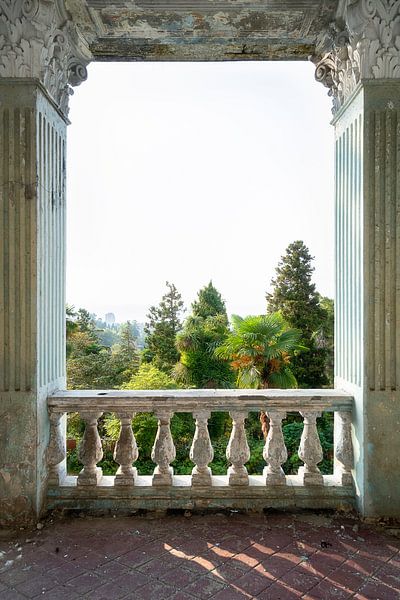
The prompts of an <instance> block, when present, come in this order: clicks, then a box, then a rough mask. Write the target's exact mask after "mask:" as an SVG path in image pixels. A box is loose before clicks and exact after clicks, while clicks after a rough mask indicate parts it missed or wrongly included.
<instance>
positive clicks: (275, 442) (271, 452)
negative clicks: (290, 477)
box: [263, 410, 287, 485]
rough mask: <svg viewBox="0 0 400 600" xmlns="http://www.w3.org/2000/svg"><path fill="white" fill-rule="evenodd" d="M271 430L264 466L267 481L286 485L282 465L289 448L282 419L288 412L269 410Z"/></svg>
mask: <svg viewBox="0 0 400 600" xmlns="http://www.w3.org/2000/svg"><path fill="white" fill-rule="evenodd" d="M267 415H268V417H269V421H270V423H269V431H268V436H267V439H266V442H265V446H264V452H263V456H264V459H265V461H266V463H267V466H266V467H265V468H264V477H265V483H266V484H271V485H286V476H285V473H284V472H283V469H282V466H281V465H283V463H284V462H285V461H286V459H287V450H286V446H285V441H284V439H283V433H282V419H283V418H284V417H285V416H286V413H283V412H280V411H275V410H274V411H268V413H267Z"/></svg>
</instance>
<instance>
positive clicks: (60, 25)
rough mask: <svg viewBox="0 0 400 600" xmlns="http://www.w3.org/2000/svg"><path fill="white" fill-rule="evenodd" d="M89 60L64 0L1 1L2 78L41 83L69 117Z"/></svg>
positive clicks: (0, 43)
mask: <svg viewBox="0 0 400 600" xmlns="http://www.w3.org/2000/svg"><path fill="white" fill-rule="evenodd" d="M90 59H91V55H90V52H89V51H88V49H87V48H86V47H85V44H84V43H83V42H82V40H81V39H80V37H79V32H78V31H77V29H76V27H75V26H74V24H73V23H72V22H71V20H69V18H68V13H67V12H66V10H65V6H64V0H0V77H22V78H23V77H29V78H35V79H39V80H40V81H41V83H42V84H43V85H44V86H45V88H46V90H47V92H48V93H49V95H50V96H51V97H52V99H53V100H54V102H55V103H56V104H57V106H58V108H59V109H60V110H61V112H62V113H63V114H64V115H65V116H67V114H68V99H69V96H70V95H71V94H73V90H72V88H71V86H76V85H79V84H80V83H82V81H84V80H85V79H86V78H87V72H86V66H87V64H88V63H89V61H90Z"/></svg>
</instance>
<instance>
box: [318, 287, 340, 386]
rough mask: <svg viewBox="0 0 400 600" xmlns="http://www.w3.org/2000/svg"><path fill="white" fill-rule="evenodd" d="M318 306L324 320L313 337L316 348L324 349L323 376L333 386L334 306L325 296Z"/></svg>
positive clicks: (321, 298)
mask: <svg viewBox="0 0 400 600" xmlns="http://www.w3.org/2000/svg"><path fill="white" fill-rule="evenodd" d="M320 306H321V308H322V309H323V311H324V320H323V322H322V324H321V326H320V328H319V330H318V331H317V332H316V334H315V336H314V337H315V343H316V346H317V348H324V349H325V352H326V360H325V374H326V377H327V379H328V383H329V385H330V386H333V379H334V350H335V347H334V325H335V317H334V312H335V306H334V302H333V300H332V298H327V297H326V296H320Z"/></svg>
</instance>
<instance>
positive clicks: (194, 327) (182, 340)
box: [175, 282, 234, 388]
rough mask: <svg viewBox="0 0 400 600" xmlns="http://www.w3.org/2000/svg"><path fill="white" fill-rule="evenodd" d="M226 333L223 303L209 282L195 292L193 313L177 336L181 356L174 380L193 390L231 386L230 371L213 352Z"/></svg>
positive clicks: (225, 363)
mask: <svg viewBox="0 0 400 600" xmlns="http://www.w3.org/2000/svg"><path fill="white" fill-rule="evenodd" d="M228 334H229V329H228V317H227V314H226V308H225V302H224V301H223V300H222V298H221V294H220V293H219V292H218V290H217V289H216V288H215V287H214V286H213V284H212V283H211V282H210V283H209V284H208V285H207V286H205V287H204V288H202V289H201V290H200V291H199V292H198V297H197V300H195V301H194V302H193V304H192V314H191V315H190V316H189V317H188V318H187V319H186V322H185V324H184V327H183V330H182V331H181V332H180V333H179V334H178V336H177V348H178V350H179V351H180V353H181V359H180V362H179V363H178V365H177V366H176V368H175V377H176V378H177V380H178V381H181V382H184V383H185V384H186V385H189V386H193V387H196V388H227V387H231V386H232V384H233V380H234V377H233V372H232V369H231V368H230V365H229V363H228V362H227V361H225V360H223V359H221V358H219V357H217V356H216V355H215V353H214V350H215V348H217V347H218V346H220V345H221V344H222V343H223V342H224V340H225V339H226V337H227V336H228Z"/></svg>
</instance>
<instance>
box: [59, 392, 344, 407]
mask: <svg viewBox="0 0 400 600" xmlns="http://www.w3.org/2000/svg"><path fill="white" fill-rule="evenodd" d="M86 403H87V404H88V407H89V406H90V409H91V410H94V409H98V410H100V411H102V412H113V411H115V410H117V409H118V410H119V411H121V410H133V411H135V412H154V411H156V410H159V409H161V408H163V409H166V410H173V411H174V412H193V411H195V410H198V409H199V408H201V409H202V410H203V409H204V410H210V411H214V412H217V411H221V412H222V411H223V412H225V411H231V410H247V411H259V410H268V409H269V410H273V409H279V410H282V411H286V412H296V411H299V410H313V411H351V410H352V406H353V397H352V395H351V394H349V393H347V392H345V391H343V390H337V389H305V390H303V389H285V390H282V389H266V390H252V389H246V390H244V389H242V390H238V389H233V390H230V389H215V390H214V389H190V390H188V389H184V390H140V391H139V390H62V391H57V392H55V393H53V394H51V395H50V396H49V397H48V406H49V408H50V409H51V410H52V411H53V412H75V411H79V410H82V408H83V406H84V405H85V404H86Z"/></svg>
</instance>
